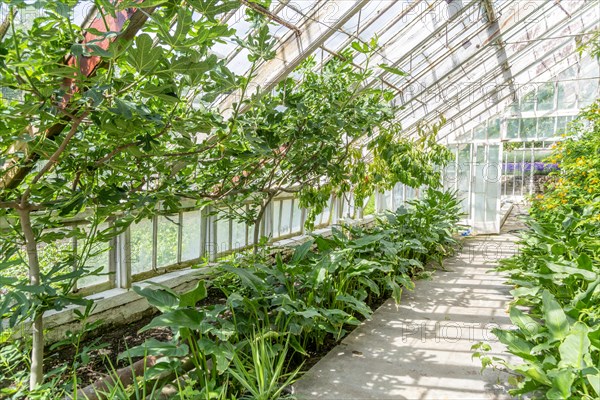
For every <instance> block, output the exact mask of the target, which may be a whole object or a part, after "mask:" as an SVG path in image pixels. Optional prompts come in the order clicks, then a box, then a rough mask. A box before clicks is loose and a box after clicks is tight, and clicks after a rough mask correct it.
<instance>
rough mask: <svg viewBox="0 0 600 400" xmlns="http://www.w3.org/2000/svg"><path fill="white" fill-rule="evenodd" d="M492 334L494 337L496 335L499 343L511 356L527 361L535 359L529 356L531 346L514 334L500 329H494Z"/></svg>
mask: <svg viewBox="0 0 600 400" xmlns="http://www.w3.org/2000/svg"><path fill="white" fill-rule="evenodd" d="M492 332H493V333H494V335H496V337H497V338H498V340H499V341H500V343H502V344H504V345H506V347H508V351H510V352H511V353H512V354H514V355H517V356H519V357H521V358H524V359H527V360H533V359H535V357H533V356H532V355H531V349H532V347H533V345H532V344H531V343H529V342H528V341H526V340H524V339H523V338H520V337H519V336H517V334H515V333H514V332H511V331H505V330H502V329H494V330H493V331H492Z"/></svg>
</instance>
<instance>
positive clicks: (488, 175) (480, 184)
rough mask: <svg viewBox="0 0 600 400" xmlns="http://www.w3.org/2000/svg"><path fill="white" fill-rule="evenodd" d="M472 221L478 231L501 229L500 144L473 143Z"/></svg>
mask: <svg viewBox="0 0 600 400" xmlns="http://www.w3.org/2000/svg"><path fill="white" fill-rule="evenodd" d="M472 146H473V163H472V168H471V171H472V173H471V225H472V226H473V230H474V233H475V234H495V233H500V193H501V190H500V189H501V188H500V180H501V179H500V178H501V169H500V168H501V162H500V160H502V154H501V153H502V147H501V145H500V144H485V143H473V145H472Z"/></svg>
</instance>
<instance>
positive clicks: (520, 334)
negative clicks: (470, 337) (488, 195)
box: [477, 103, 600, 399]
mask: <svg viewBox="0 0 600 400" xmlns="http://www.w3.org/2000/svg"><path fill="white" fill-rule="evenodd" d="M599 149H600V107H599V103H596V104H594V105H592V106H591V107H590V108H588V109H586V110H584V111H583V112H582V113H581V114H580V116H579V118H578V119H577V120H576V121H575V122H574V123H573V124H572V125H571V127H570V134H569V135H568V138H566V140H564V141H563V142H562V143H560V144H558V145H557V146H556V147H555V149H554V152H553V154H552V156H551V162H559V163H560V170H559V171H558V172H555V173H553V174H552V175H551V177H552V178H551V179H552V181H551V183H550V185H549V187H548V190H547V191H546V193H545V194H544V195H538V196H537V197H536V198H535V199H534V200H533V205H532V208H531V217H530V219H529V221H528V226H529V228H530V230H529V231H528V232H527V233H525V234H524V235H523V237H522V239H521V241H520V245H521V252H520V254H518V255H516V256H515V257H512V258H510V259H507V260H503V261H502V262H501V265H500V267H499V268H498V269H499V270H500V271H506V272H508V273H509V274H510V280H509V283H510V284H512V285H514V286H515V288H514V290H512V291H511V294H512V295H513V297H514V300H513V302H512V304H511V306H510V318H511V321H512V322H513V324H514V325H515V328H514V329H511V330H501V329H497V330H495V332H494V333H495V334H496V336H497V337H498V339H499V340H500V342H502V343H503V344H505V345H506V346H507V347H508V352H509V353H511V354H514V355H516V356H518V357H520V358H521V359H522V360H523V362H522V363H521V364H518V365H512V364H509V363H507V362H506V361H504V360H501V359H497V358H496V359H490V358H489V357H487V356H484V355H483V354H482V353H481V352H478V353H477V356H480V357H481V358H482V361H483V363H484V365H487V364H494V363H499V364H501V365H503V366H504V367H506V368H508V369H509V370H511V371H512V372H514V373H515V374H516V377H515V378H514V379H511V382H512V384H513V385H514V386H515V388H514V389H513V390H512V392H511V393H512V394H514V395H520V396H522V395H529V396H535V397H536V398H549V399H592V398H598V397H599V396H600V369H599V368H598V366H599V365H600V246H599V244H600V212H599V210H600V208H599V204H600V203H599V202H598V199H599V197H598V195H599V194H600V181H599V177H600V157H599V154H598V151H599ZM478 347H479V349H480V350H485V348H482V347H481V346H478ZM484 352H485V351H484Z"/></svg>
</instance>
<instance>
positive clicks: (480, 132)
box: [473, 124, 485, 140]
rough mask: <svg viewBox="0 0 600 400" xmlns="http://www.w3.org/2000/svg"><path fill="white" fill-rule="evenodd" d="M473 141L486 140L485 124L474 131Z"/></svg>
mask: <svg viewBox="0 0 600 400" xmlns="http://www.w3.org/2000/svg"><path fill="white" fill-rule="evenodd" d="M473 139H481V140H482V139H485V124H481V125H479V126H477V128H475V130H474V131H473Z"/></svg>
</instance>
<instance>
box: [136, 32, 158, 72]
mask: <svg viewBox="0 0 600 400" xmlns="http://www.w3.org/2000/svg"><path fill="white" fill-rule="evenodd" d="M162 53H163V51H162V49H161V48H160V47H154V46H153V41H152V38H151V37H150V35H148V34H147V33H143V34H141V35H139V36H138V37H137V38H136V39H135V46H134V47H132V48H130V49H129V53H128V56H127V60H128V61H129V63H130V64H131V65H132V66H133V67H134V68H135V69H136V70H137V71H138V72H140V73H142V72H148V71H150V70H151V69H153V68H154V67H155V66H156V64H157V63H158V62H159V61H160V59H161V57H162Z"/></svg>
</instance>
